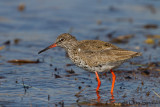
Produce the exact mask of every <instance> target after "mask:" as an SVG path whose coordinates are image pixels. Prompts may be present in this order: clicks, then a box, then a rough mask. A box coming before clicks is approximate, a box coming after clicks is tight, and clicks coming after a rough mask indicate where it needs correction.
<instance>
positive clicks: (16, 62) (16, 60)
mask: <svg viewBox="0 0 160 107" xmlns="http://www.w3.org/2000/svg"><path fill="white" fill-rule="evenodd" d="M7 62H8V63H14V64H18V65H21V64H29V63H40V61H39V60H36V61H32V60H25V59H15V60H9V61H7Z"/></svg>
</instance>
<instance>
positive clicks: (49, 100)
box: [0, 0, 160, 106]
mask: <svg viewBox="0 0 160 107" xmlns="http://www.w3.org/2000/svg"><path fill="white" fill-rule="evenodd" d="M62 33H71V34H72V35H74V36H75V37H76V38H77V39H78V40H84V39H92V40H93V39H96V40H103V41H106V42H107V41H109V42H111V43H113V44H115V45H117V46H119V47H121V48H124V49H128V50H133V51H137V52H142V53H143V56H142V57H137V58H135V59H133V60H132V61H129V63H126V64H123V66H121V67H120V68H118V70H117V75H118V76H119V77H117V82H116V84H115V94H114V100H115V102H114V104H115V103H116V104H122V103H124V104H128V103H127V102H129V101H133V99H134V101H136V102H140V104H142V101H145V102H153V101H159V98H158V97H157V96H156V95H155V93H154V92H153V91H152V90H153V89H154V90H155V92H157V93H158V92H159V93H160V90H159V89H160V87H159V85H160V84H159V83H160V79H159V77H158V74H159V71H160V68H159V67H160V64H159V61H160V59H159V53H160V1H159V0H114V1H111V0H87V1H86V0H79V1H77V0H76V1H75V0H32V1H29V0H0V106H11V105H14V106H20V105H21V106H22V105H23V106H34V105H36V106H40V105H41V106H42V105H44V106H46V105H51V106H53V105H54V106H63V105H65V106H71V105H72V106H78V105H85V106H89V105H88V104H92V105H94V104H95V103H97V101H96V99H97V96H96V93H95V88H96V86H97V81H96V78H95V75H94V73H90V72H87V71H84V70H82V69H80V68H78V67H76V66H75V65H72V62H71V61H70V60H69V58H68V57H67V56H66V54H65V52H64V50H63V49H61V48H55V49H53V50H49V51H47V52H45V53H43V54H42V55H38V54H37V52H39V51H40V50H41V49H43V48H45V47H47V46H49V45H50V44H52V43H53V42H54V41H55V40H56V37H57V36H58V35H60V34H62ZM118 71H124V72H118ZM125 71H126V72H125ZM129 71H130V72H129ZM132 71H135V72H132ZM115 74H116V73H115ZM133 74H134V75H133ZM101 78H102V84H103V85H102V87H101V91H100V95H101V102H100V103H102V104H105V106H106V105H107V104H112V103H110V100H111V95H110V93H109V92H110V86H111V74H110V73H109V72H108V73H107V76H105V75H103V74H101ZM128 78H129V79H128ZM153 83H154V84H153ZM86 87H87V88H86ZM137 88H138V89H137ZM82 89H84V90H83V92H82V93H78V92H79V91H82ZM137 90H138V91H137ZM139 90H140V91H139ZM136 92H137V93H136ZM77 93H78V96H75V95H76V94H77ZM108 93H109V94H108ZM146 96H147V97H146ZM151 99H152V100H151ZM124 101H126V102H124ZM84 102H85V103H84ZM106 102H107V103H106ZM108 102H109V103H108ZM133 104H134V103H133Z"/></svg>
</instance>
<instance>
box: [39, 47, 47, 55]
mask: <svg viewBox="0 0 160 107" xmlns="http://www.w3.org/2000/svg"><path fill="white" fill-rule="evenodd" d="M48 49H49V47H47V48H45V49H43V50H41V51H39V52H38V54H40V53H42V52H44V51H46V50H48Z"/></svg>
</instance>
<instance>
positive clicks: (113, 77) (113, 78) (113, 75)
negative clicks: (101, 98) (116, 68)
mask: <svg viewBox="0 0 160 107" xmlns="http://www.w3.org/2000/svg"><path fill="white" fill-rule="evenodd" d="M111 73H112V87H111V94H112V93H113V90H114V83H115V80H116V75H115V74H114V72H113V70H112V69H111Z"/></svg>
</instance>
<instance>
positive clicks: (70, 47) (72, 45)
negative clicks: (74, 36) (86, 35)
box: [64, 40, 78, 51]
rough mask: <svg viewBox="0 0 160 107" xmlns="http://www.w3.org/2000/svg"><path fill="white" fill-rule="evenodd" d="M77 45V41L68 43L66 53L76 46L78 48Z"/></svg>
mask: <svg viewBox="0 0 160 107" xmlns="http://www.w3.org/2000/svg"><path fill="white" fill-rule="evenodd" d="M77 44H78V41H77V40H75V41H71V42H68V43H67V44H65V47H64V48H65V50H66V51H70V50H72V49H73V48H74V47H75V46H77Z"/></svg>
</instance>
